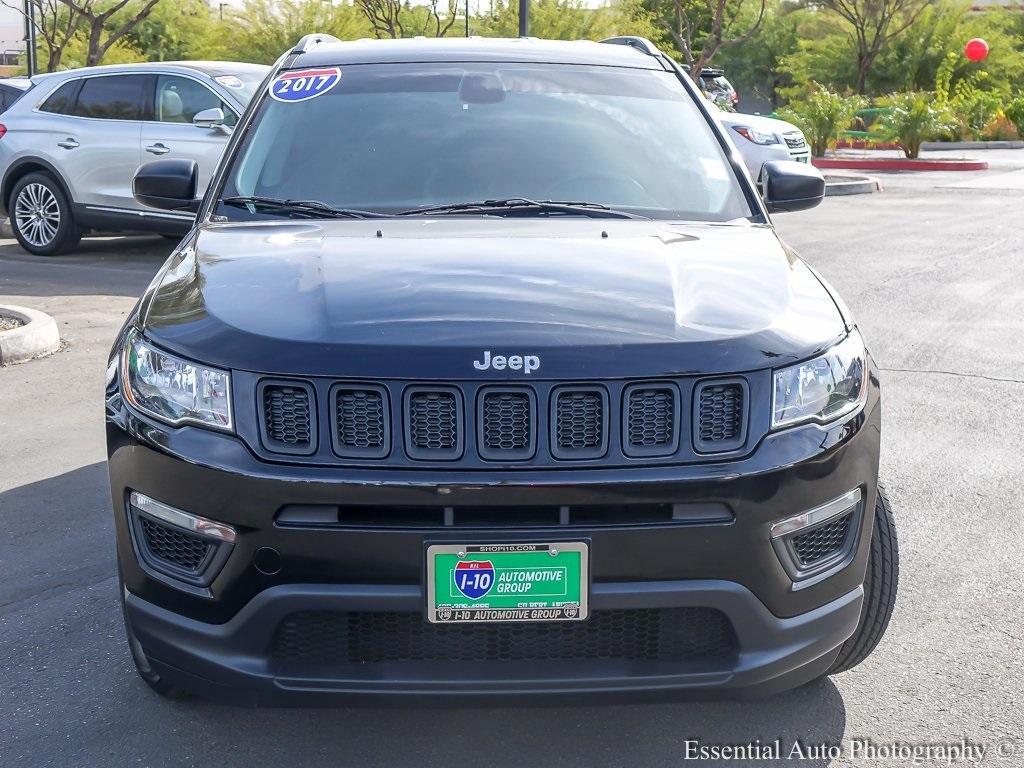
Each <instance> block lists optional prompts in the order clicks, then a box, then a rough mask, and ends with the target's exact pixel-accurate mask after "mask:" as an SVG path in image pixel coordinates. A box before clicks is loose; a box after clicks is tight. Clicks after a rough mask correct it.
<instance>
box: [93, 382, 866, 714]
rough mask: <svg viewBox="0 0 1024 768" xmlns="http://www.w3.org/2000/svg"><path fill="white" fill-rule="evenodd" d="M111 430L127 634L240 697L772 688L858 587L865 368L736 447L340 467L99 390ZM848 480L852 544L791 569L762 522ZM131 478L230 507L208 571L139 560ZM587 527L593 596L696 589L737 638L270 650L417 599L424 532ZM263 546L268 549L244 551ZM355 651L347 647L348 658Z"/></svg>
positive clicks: (179, 671) (797, 679)
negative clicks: (386, 520)
mask: <svg viewBox="0 0 1024 768" xmlns="http://www.w3.org/2000/svg"><path fill="white" fill-rule="evenodd" d="M107 413H108V424H107V429H108V449H109V469H110V479H111V490H112V497H113V502H114V513H115V526H116V531H117V540H118V558H119V564H120V568H121V573H122V577H123V581H124V588H125V590H124V597H125V609H126V610H125V614H126V618H127V621H128V625H129V632H130V633H131V634H132V635H133V636H134V639H135V642H136V643H137V646H136V648H137V649H141V651H142V653H144V655H145V656H146V659H147V660H148V661H149V663H150V664H151V665H152V666H153V667H154V668H155V669H156V670H157V671H158V672H159V673H160V674H161V675H162V676H163V677H164V678H166V679H169V680H173V681H176V682H178V683H179V684H180V685H182V686H183V687H185V688H188V689H191V690H195V691H197V692H199V693H202V694H203V695H205V696H207V697H210V698H215V699H221V700H228V701H234V702H239V703H251V704H256V703H264V702H279V701H283V702H297V701H309V702H314V703H315V702H319V701H323V702H326V701H331V700H335V699H337V698H348V697H352V696H356V695H366V696H372V697H376V698H384V699H397V698H401V697H405V696H439V697H449V698H456V697H461V696H468V697H481V696H488V695H490V696H501V697H508V696H527V695H539V696H544V697H550V696H571V695H587V696H590V695H593V694H595V693H608V694H615V695H617V696H625V695H631V694H639V693H642V692H645V693H648V694H657V693H665V694H667V693H672V694H673V695H679V694H690V695H699V696H701V697H705V696H711V695H739V694H741V693H742V694H746V693H770V692H773V691H776V690H781V689H785V688H789V687H793V686H795V685H799V684H801V683H802V682H805V681H807V680H810V679H812V678H813V677H816V676H818V675H820V674H822V673H823V672H824V671H825V670H826V669H827V668H828V666H829V665H830V664H831V661H832V660H833V659H834V658H835V656H836V653H837V650H838V647H839V646H840V645H841V644H842V643H843V642H844V641H845V640H846V639H847V638H848V637H849V636H850V635H851V634H852V633H853V631H854V629H855V628H856V625H857V621H858V618H859V616H860V610H861V603H862V600H863V589H862V584H863V581H864V574H865V569H866V566H867V558H868V550H869V542H870V537H871V530H872V524H873V516H872V515H871V514H869V512H870V510H871V509H873V505H874V501H875V493H876V480H877V472H878V452H879V438H880V405H879V398H878V390H877V383H875V382H873V383H872V386H871V387H870V388H869V397H868V401H867V403H866V406H865V408H864V410H863V411H861V412H859V413H857V414H856V415H854V416H852V417H850V418H849V419H848V420H846V421H845V422H842V423H839V424H835V425H831V426H829V427H828V428H823V427H819V426H815V425H807V426H802V427H797V428H793V429H790V430H787V431H784V432H780V433H775V434H771V435H769V436H767V437H766V438H765V439H764V440H763V441H762V442H761V444H760V445H759V446H758V447H757V449H756V450H755V451H754V452H753V453H751V454H750V455H749V456H747V457H746V458H744V459H741V460H736V461H730V462H722V463H705V464H697V465H684V466H666V467H637V468H617V469H607V470H605V469H600V470H595V469H588V470H574V471H568V470H567V471H537V472H524V473H521V474H520V473H517V474H516V476H515V478H514V479H511V480H510V479H509V476H508V475H502V474H501V473H498V472H495V473H490V472H473V473H467V472H462V473H460V472H449V473H445V474H444V475H442V474H441V473H440V472H438V471H437V470H431V471H409V470H403V471H394V472H390V471H389V472H381V471H379V470H377V471H374V470H362V471H359V470H353V469H344V468H337V469H335V468H323V467H321V468H309V467H303V466H296V465H280V464H271V463H268V462H265V461H261V460H259V459H257V458H256V457H254V456H253V455H252V454H251V452H250V451H249V450H248V449H247V448H246V447H245V445H244V444H243V443H242V442H241V441H239V440H237V439H235V438H233V437H230V436H225V435H222V434H216V433H212V432H209V431H206V430H203V429H199V428H195V427H183V428H180V429H171V428H167V427H164V426H161V425H159V424H155V423H152V422H149V421H147V420H144V419H141V418H139V417H138V416H137V415H135V414H132V413H130V412H128V411H127V410H126V409H125V408H124V406H123V404H121V403H118V402H116V400H115V402H108V412H107ZM854 488H859V489H860V490H861V492H862V502H861V504H862V506H861V513H860V514H859V515H858V516H857V517H856V521H855V523H854V525H855V533H854V536H853V542H854V545H853V550H852V552H851V556H850V557H849V558H848V559H847V560H845V561H844V562H843V563H842V565H841V567H839V568H837V570H836V571H835V572H833V573H830V574H829V575H828V577H827V578H821V579H809V580H808V581H807V582H806V583H800V584H794V582H793V581H792V580H791V577H790V575H789V574H788V573H787V571H786V569H785V568H784V567H783V565H782V563H781V562H780V556H779V555H778V554H777V552H776V550H775V548H774V547H773V546H772V543H771V526H772V524H773V523H775V522H778V521H779V520H781V519H783V518H788V517H790V516H792V515H794V514H797V513H800V512H802V511H804V510H807V509H810V508H812V507H816V506H818V505H821V504H823V503H825V502H827V501H829V500H832V499H835V498H837V497H840V496H842V495H843V494H845V493H848V492H849V491H850V490H851V489H854ZM132 491H137V492H139V493H142V494H145V495H147V496H149V497H151V498H153V499H157V500H159V501H160V502H162V503H164V504H169V505H172V506H174V507H176V508H178V509H182V510H187V511H188V512H190V513H192V514H196V515H201V516H203V517H206V518H209V519H211V520H216V521H219V522H222V523H226V524H229V525H231V526H233V527H234V528H235V529H236V530H237V532H238V535H237V539H236V540H235V542H234V543H233V545H232V548H231V551H230V555H229V556H228V557H227V558H226V560H225V561H224V563H223V565H222V567H220V570H219V571H218V573H217V575H216V577H215V578H214V579H213V580H212V581H211V582H209V583H208V584H204V585H201V586H195V585H183V584H175V583H173V580H168V579H167V578H163V577H161V576H160V575H159V574H154V573H153V572H152V570H151V569H148V568H146V567H145V566H144V564H143V563H142V562H140V559H139V557H138V555H137V553H136V549H135V545H134V543H133V538H132V533H131V527H130V524H129V519H130V517H129V512H128V509H127V506H128V505H127V500H128V496H129V494H130V493H131V492H132ZM666 501H670V502H674V503H675V502H688V503H692V504H698V505H699V504H715V505H719V506H724V507H725V508H727V509H728V510H729V511H730V512H731V515H732V517H731V520H729V521H728V522H720V521H719V522H706V523H702V522H700V521H695V520H690V521H685V522H678V523H667V524H648V525H641V524H637V525H618V526H613V525H607V526H602V525H581V526H574V527H571V529H567V528H565V527H547V528H545V527H530V526H515V527H513V526H509V527H493V526H492V527H488V528H486V529H476V528H458V529H454V530H453V529H435V530H429V531H428V530H419V529H415V528H392V529H386V528H383V527H374V526H372V525H363V526H359V525H355V526H349V527H329V526H328V527H317V526H297V527H285V526H282V525H280V524H278V522H277V521H276V516H277V515H278V513H279V511H280V510H281V509H282V508H283V507H285V506H287V505H317V504H339V503H340V504H353V505H382V506H392V505H393V506H394V507H403V506H410V505H412V506H415V505H432V504H433V505H436V504H438V503H443V504H446V505H454V506H460V505H467V506H473V507H500V508H502V509H509V510H515V509H517V508H520V507H522V508H527V507H531V506H536V505H552V504H554V505H562V504H564V505H575V504H587V505H595V504H616V505H630V504H646V503H663V502H666ZM527 540H530V541H557V540H586V541H588V542H589V544H590V557H591V577H592V582H593V586H592V593H591V601H592V603H591V605H592V610H593V611H594V612H595V614H596V613H597V612H600V611H616V610H625V609H672V608H679V607H694V608H708V609H714V610H715V611H719V612H721V613H722V614H724V615H725V617H726V618H727V619H728V621H729V623H730V624H731V627H732V630H733V631H734V632H735V641H736V643H735V652H734V653H731V654H729V655H728V656H727V657H723V658H720V659H718V660H717V661H716V662H715V663H712V664H708V665H704V666H694V665H692V664H675V663H673V662H669V661H657V660H644V661H637V660H636V659H621V660H617V659H616V658H614V654H612V655H611V656H610V657H609V656H601V655H600V654H598V655H596V656H595V657H594V658H591V659H587V660H578V661H577V660H570V661H568V662H567V661H564V660H560V661H550V660H549V661H544V660H532V661H529V662H522V661H506V660H494V661H487V662H479V661H474V662H472V663H461V662H460V663H453V662H432V661H431V660H430V659H422V658H419V659H415V660H412V661H410V660H407V659H396V660H393V661H391V660H388V661H384V662H380V663H372V664H353V663H344V664H332V665H329V666H322V667H319V668H311V667H308V666H307V667H303V668H302V669H298V668H296V667H294V666H292V665H289V664H284V663H282V662H281V661H280V659H278V658H276V657H275V655H274V648H273V646H274V638H275V636H276V633H277V632H278V629H279V627H280V626H281V624H282V622H283V621H284V620H285V618H286V617H287V616H288V615H291V614H295V613H297V612H306V611H310V612H328V613H329V612H380V613H387V614H395V615H397V614H405V615H408V614H411V613H422V611H423V608H424V602H423V601H424V598H423V590H422V583H423V567H424V547H425V544H426V542H427V541H430V542H434V543H436V542H448V543H463V544H465V543H483V542H495V541H527ZM262 548H273V549H274V550H275V551H276V553H277V554H278V559H277V560H275V568H271V569H268V568H265V567H264V568H262V569H261V568H260V567H258V566H259V563H260V560H259V555H258V554H257V553H258V551H259V550H261V549H262ZM347 661H348V662H351V659H349V660H347Z"/></svg>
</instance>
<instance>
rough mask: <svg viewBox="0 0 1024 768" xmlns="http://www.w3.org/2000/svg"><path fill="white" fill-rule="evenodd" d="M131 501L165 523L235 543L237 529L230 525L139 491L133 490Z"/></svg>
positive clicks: (134, 505)
mask: <svg viewBox="0 0 1024 768" xmlns="http://www.w3.org/2000/svg"><path fill="white" fill-rule="evenodd" d="M129 501H130V502H131V505H132V506H133V507H135V508H136V509H139V510H142V511H143V512H145V513H146V514H147V515H150V516H151V517H155V518H157V519H158V520H163V521H164V522H165V523H168V524H170V525H174V526H177V527H178V528H184V529H186V530H189V531H192V532H193V533H197V534H199V535H200V536H206V537H207V538H210V539H217V540H218V541H223V542H226V543H228V544H233V543H234V541H235V529H234V528H232V527H231V526H230V525H224V524H223V523H217V522H214V521H213V520H208V519H207V518H205V517H200V516H199V515H193V514H189V513H188V512H183V511H182V510H180V509H175V508H174V507H169V506H167V505H166V504H164V503H162V502H159V501H157V500H156V499H151V498H150V497H149V496H146V495H145V494H142V493H139V492H138V491H132V492H131V495H130V496H129Z"/></svg>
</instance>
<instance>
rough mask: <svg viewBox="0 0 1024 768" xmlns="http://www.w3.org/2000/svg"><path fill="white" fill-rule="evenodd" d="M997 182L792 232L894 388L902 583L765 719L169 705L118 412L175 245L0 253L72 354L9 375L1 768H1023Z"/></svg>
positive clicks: (1023, 677)
mask: <svg viewBox="0 0 1024 768" xmlns="http://www.w3.org/2000/svg"><path fill="white" fill-rule="evenodd" d="M993 158H994V160H993V162H994V166H993V170H991V171H989V172H987V173H984V174H966V173H949V174H920V175H916V176H909V177H908V176H895V175H890V176H884V177H883V183H884V184H885V186H886V192H885V193H883V194H875V195H864V196H858V197H848V198H828V199H826V201H825V202H824V204H823V205H822V206H821V207H820V208H818V209H816V210H812V211H808V212H804V213H799V214H790V215H781V216H778V217H777V218H776V221H777V224H778V226H779V229H780V231H781V233H782V235H783V237H784V238H785V239H786V240H787V241H788V242H790V243H791V244H792V245H793V246H794V247H796V248H797V250H798V251H799V252H800V253H801V254H802V255H803V256H804V257H805V258H806V259H807V261H809V262H810V263H811V264H812V265H814V266H815V267H816V268H818V269H819V270H820V272H821V273H822V274H823V275H824V277H825V278H826V279H828V280H829V281H830V282H831V283H833V284H834V285H835V286H836V287H837V288H838V289H839V291H840V293H841V294H842V296H843V297H844V299H845V300H846V302H847V303H848V304H849V305H850V307H851V309H852V310H853V312H854V314H855V315H856V317H857V318H858V320H859V322H860V324H861V327H862V328H863V330H864V333H865V337H866V338H867V340H868V343H869V345H870V348H871V350H872V352H873V354H874V356H875V358H876V360H877V361H878V364H879V365H880V366H881V376H882V385H883V389H884V399H885V414H884V433H883V456H882V462H883V468H882V477H883V481H884V482H885V483H886V485H887V487H888V490H889V492H890V495H891V498H892V501H893V507H894V510H895V513H896V515H897V523H898V525H899V530H900V534H901V539H902V542H901V544H902V582H901V592H900V599H899V603H898V605H897V608H896V613H895V616H894V618H893V622H892V625H891V628H890V630H889V634H888V635H887V637H886V638H885V640H884V641H883V643H882V645H881V646H880V647H879V648H878V650H877V651H876V652H875V654H874V655H873V656H872V657H871V658H870V659H869V660H868V661H867V662H866V663H865V664H864V665H863V666H862V667H860V668H858V669H856V670H854V671H852V672H849V673H846V674H844V675H840V676H838V677H836V678H834V679H832V680H825V681H819V682H817V683H813V684H811V685H809V686H806V687H804V688H802V689H799V690H797V691H794V692H791V693H787V694H784V695H780V696H776V697H774V698H771V699H768V700H761V701H747V702H717V703H680V704H645V705H639V706H637V705H632V706H625V705H607V706H573V707H567V706H560V707H557V708H545V707H534V708H526V709H513V708H481V707H473V708H467V709H439V708H429V709H398V710H396V709H379V708H374V709H326V710H242V709H233V708H227V707H221V706H216V705H212V704H208V703H204V702H202V701H189V702H180V703H172V702H167V701H164V700H161V699H159V698H158V697H156V696H155V695H154V694H152V693H151V692H150V691H149V690H148V689H147V688H146V687H145V686H144V685H143V683H142V682H141V681H140V680H138V679H137V678H136V676H135V673H134V670H133V669H132V666H131V661H130V660H129V657H128V651H127V648H126V645H125V642H124V638H123V634H122V627H121V618H120V615H119V609H118V603H117V577H116V571H115V561H114V546H113V534H112V526H111V520H110V514H111V513H110V507H109V499H108V491H107V487H106V476H105V472H106V470H105V467H104V446H103V416H102V414H103V409H102V399H101V398H102V395H101V393H102V385H103V375H104V366H105V363H106V354H107V350H108V347H109V345H110V342H111V341H112V339H113V336H114V334H115V332H116V331H117V329H118V328H119V327H120V324H121V323H122V322H123V319H124V317H125V315H126V313H128V312H129V311H130V310H131V308H132V306H133V304H134V302H135V300H136V298H137V296H138V295H139V294H140V293H141V292H142V290H143V289H144V288H145V286H146V284H147V283H148V282H149V280H150V278H151V277H152V275H153V273H154V272H155V271H156V269H157V267H158V266H159V265H160V263H161V262H162V260H163V259H164V258H165V256H166V255H167V254H168V253H169V252H170V249H171V244H170V243H169V242H167V241H165V240H160V239H157V238H141V237H140V238H112V239H94V240H87V241H84V245H83V248H82V250H81V251H80V252H79V253H77V254H76V255H73V256H67V257H61V258H56V259H40V258H33V257H30V256H27V255H26V254H24V253H23V252H22V251H20V249H18V247H17V246H16V245H15V244H13V243H12V242H11V241H2V242H0V303H4V302H9V303H16V304H24V305H29V306H32V307H35V308H38V309H42V310H44V311H46V312H49V313H50V314H52V315H53V316H54V317H55V318H56V319H57V322H58V325H59V327H60V329H61V334H62V337H63V338H64V340H65V342H66V345H65V349H63V350H62V351H61V352H59V353H58V354H56V355H54V356H52V357H49V358H46V359H42V360H37V361H33V362H30V363H26V364H23V365H18V366H12V367H8V368H3V369H0V525H2V527H3V535H2V536H0V573H2V574H3V578H2V579H0V702H2V703H0V766H4V767H5V768H6V766H17V767H19V768H28V767H30V766H44V765H53V766H121V765H132V766H136V765H137V766H208V765H209V766H213V765H216V766H254V765H260V766H263V765H267V766H321V765H322V766H349V765H351V766H389V767H390V766H401V765H417V766H435V765H438V766H439V765H451V764H452V763H459V762H467V761H471V762H474V763H478V762H479V763H483V764H486V765H489V766H504V765H509V766H569V765H572V766H588V767H589V766H625V765H630V766H643V768H654V767H655V766H680V765H683V764H686V763H687V761H686V760H685V757H686V750H687V746H686V742H687V740H690V739H695V740H699V741H700V742H702V743H704V744H707V745H720V744H747V743H749V742H754V741H756V740H760V741H761V742H765V743H771V742H774V741H775V740H777V739H778V740H780V741H781V745H782V750H783V752H784V753H785V752H787V751H788V750H789V748H790V746H791V745H792V744H793V742H794V741H795V740H797V739H799V740H800V742H801V743H802V744H803V745H804V746H805V747H807V748H808V750H810V749H814V748H816V747H817V745H829V746H837V747H842V749H843V754H842V755H840V756H831V757H830V756H827V755H824V754H819V755H817V756H814V755H812V756H810V757H809V758H808V759H806V760H802V761H795V762H788V761H787V762H786V763H785V764H792V765H801V766H824V765H847V764H854V765H869V764H870V765H907V764H908V762H907V761H905V760H900V759H885V758H882V759H877V760H867V759H866V758H864V757H857V756H853V755H852V754H851V752H850V744H849V742H850V740H851V739H858V738H865V739H871V740H872V741H874V742H876V743H877V744H880V745H886V744H892V743H893V742H899V743H919V742H935V743H943V744H944V743H959V742H960V741H961V739H967V740H969V741H970V742H973V743H976V744H979V745H982V746H985V747H986V748H987V749H988V750H989V751H988V752H987V753H986V754H987V756H986V758H985V764H986V765H1006V766H1008V767H1009V766H1014V767H1016V766H1019V765H1020V764H1021V762H1022V761H1024V736H1022V734H1024V694H1022V689H1024V669H1022V668H1024V665H1022V663H1021V661H1022V651H1021V648H1022V642H1024V607H1022V600H1021V593H1022V587H1024V568H1022V567H1021V562H1022V561H1024V515H1022V506H1021V491H1022V488H1024V460H1022V457H1021V456H1022V454H1021V450H1022V449H1021V445H1022V435H1024V258H1022V254H1024V231H1022V227H1021V223H1022V221H1024V217H1022V214H1021V210H1022V206H1024V184H1022V183H1021V178H1022V176H1024V170H1021V169H1020V166H1021V165H1024V158H1022V160H1021V161H1020V164H1017V165H1015V163H1017V161H1016V160H1015V158H1014V155H1013V153H1002V154H1000V155H998V156H995V155H993ZM1000 178H1002V180H1001V181H1000ZM1015 740H1016V741H1015ZM997 750H998V751H999V753H1000V754H996V752H997ZM1014 753H1015V756H1013V754H1014ZM1000 755H1002V756H1000ZM701 764H704V765H711V764H723V763H716V762H714V761H711V762H705V763H701ZM729 764H730V765H745V764H751V765H767V764H770V761H758V762H752V763H746V762H744V761H739V760H737V761H732V762H730V763H729Z"/></svg>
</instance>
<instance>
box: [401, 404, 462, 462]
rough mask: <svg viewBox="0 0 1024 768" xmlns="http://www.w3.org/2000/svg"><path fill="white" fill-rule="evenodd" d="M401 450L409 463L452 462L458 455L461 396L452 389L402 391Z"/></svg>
mask: <svg viewBox="0 0 1024 768" xmlns="http://www.w3.org/2000/svg"><path fill="white" fill-rule="evenodd" d="M405 411H406V414H407V417H406V423H405V444H406V445H405V447H406V452H407V453H408V454H409V456H410V457H411V458H413V459H435V460H438V459H439V460H445V459H447V460H452V459H457V458H459V457H460V456H461V455H462V445H463V439H462V434H463V418H462V395H461V393H460V392H459V391H458V390H457V389H453V388H443V389H442V388H436V389H432V388H428V387H409V388H408V389H407V390H406V391H405Z"/></svg>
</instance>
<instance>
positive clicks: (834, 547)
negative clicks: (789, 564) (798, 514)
mask: <svg viewBox="0 0 1024 768" xmlns="http://www.w3.org/2000/svg"><path fill="white" fill-rule="evenodd" d="M852 520H853V513H852V512H850V513H848V514H845V515H843V516H842V517H837V518H836V519H835V520H831V521H829V522H827V523H825V524H824V525H822V526H819V527H818V528H814V529H812V530H810V531H807V532H806V533H801V534H798V535H796V536H794V537H793V551H794V552H796V556H797V559H798V560H799V561H800V565H801V567H807V566H809V565H814V564H815V563H817V562H819V561H821V560H824V559H825V558H826V557H829V556H830V555H834V554H836V553H837V552H840V551H841V550H842V549H843V548H844V547H843V545H844V544H845V543H846V537H847V535H848V534H849V533H850V522H851V521H852Z"/></svg>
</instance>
